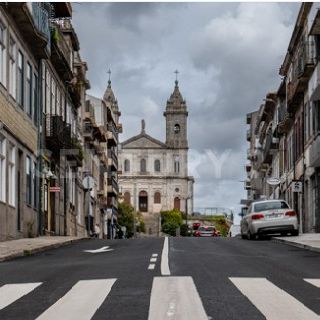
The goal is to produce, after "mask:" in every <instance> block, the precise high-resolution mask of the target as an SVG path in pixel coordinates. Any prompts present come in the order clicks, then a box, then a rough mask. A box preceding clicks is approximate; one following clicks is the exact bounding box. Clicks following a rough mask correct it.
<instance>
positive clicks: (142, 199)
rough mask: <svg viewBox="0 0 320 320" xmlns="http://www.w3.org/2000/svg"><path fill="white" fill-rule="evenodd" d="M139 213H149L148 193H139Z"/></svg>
mask: <svg viewBox="0 0 320 320" xmlns="http://www.w3.org/2000/svg"><path fill="white" fill-rule="evenodd" d="M139 211H140V212H147V211H148V193H147V192H146V191H140V192H139Z"/></svg>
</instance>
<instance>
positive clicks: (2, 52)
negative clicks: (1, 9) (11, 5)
mask: <svg viewBox="0 0 320 320" xmlns="http://www.w3.org/2000/svg"><path fill="white" fill-rule="evenodd" d="M6 39H7V28H6V27H5V25H4V24H3V23H2V21H0V82H1V83H2V85H3V86H4V87H7V84H6V78H7V77H6V74H7V72H6V71H7V47H6Z"/></svg>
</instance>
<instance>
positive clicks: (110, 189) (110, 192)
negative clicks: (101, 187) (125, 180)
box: [107, 177, 119, 196]
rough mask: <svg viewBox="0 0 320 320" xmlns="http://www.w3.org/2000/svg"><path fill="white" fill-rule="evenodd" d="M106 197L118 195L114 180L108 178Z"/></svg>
mask: <svg viewBox="0 0 320 320" xmlns="http://www.w3.org/2000/svg"><path fill="white" fill-rule="evenodd" d="M107 188H108V196H110V195H115V196H117V195H118V193H119V187H118V182H117V181H116V179H115V178H113V177H112V178H108V187H107Z"/></svg>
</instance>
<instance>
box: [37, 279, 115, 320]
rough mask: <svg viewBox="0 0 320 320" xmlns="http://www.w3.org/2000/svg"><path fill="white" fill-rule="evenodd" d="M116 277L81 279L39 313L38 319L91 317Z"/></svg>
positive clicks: (81, 319) (69, 319)
mask: <svg viewBox="0 0 320 320" xmlns="http://www.w3.org/2000/svg"><path fill="white" fill-rule="evenodd" d="M115 281H116V279H101V280H100V279H99V280H82V281H79V282H77V283H76V284H75V285H74V286H73V287H72V288H71V290H70V291H68V292H67V293H66V294H65V295H64V296H63V297H62V298H61V299H59V300H58V301H57V302H56V303H55V304H53V305H52V306H51V307H50V308H49V309H47V310H46V311H45V312H44V313H43V314H41V315H40V316H39V317H38V318H37V319H38V320H56V319H64V320H88V319H91V318H92V316H93V315H94V314H95V312H96V311H97V310H98V308H99V307H100V305H101V304H102V303H103V301H104V300H105V298H106V297H107V296H108V294H109V293H110V291H111V288H112V286H113V284H114V283H115Z"/></svg>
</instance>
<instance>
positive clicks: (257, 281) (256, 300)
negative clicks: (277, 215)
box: [0, 238, 320, 320]
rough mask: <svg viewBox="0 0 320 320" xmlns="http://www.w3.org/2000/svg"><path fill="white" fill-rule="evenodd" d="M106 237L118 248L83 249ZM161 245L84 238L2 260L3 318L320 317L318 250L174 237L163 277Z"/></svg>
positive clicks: (157, 241)
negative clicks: (166, 270)
mask: <svg viewBox="0 0 320 320" xmlns="http://www.w3.org/2000/svg"><path fill="white" fill-rule="evenodd" d="M105 246H109V248H108V249H112V251H107V252H98V253H90V252H84V250H95V249H99V248H102V247H105ZM163 246H164V239H163V238H159V239H156V238H146V239H135V240H114V241H110V240H109V241H108V240H106V241H105V240H86V241H81V242H78V243H75V244H72V245H70V246H68V247H61V248H59V249H54V250H50V251H47V252H44V253H41V254H38V255H36V256H32V257H24V258H19V259H16V260H12V261H8V262H2V263H0V319H1V320H5V319H23V320H29V319H30V320H31V319H36V318H37V317H39V316H40V315H41V316H40V318H39V319H46V320H48V319H52V320H53V319H59V320H60V319H61V318H63V320H64V319H77V320H81V319H90V318H92V319H94V320H96V319H112V320H118V319H121V320H128V319H129V320H130V319H133V320H139V319H145V320H146V319H149V320H157V319H160V320H166V319H176V320H180V319H181V320H182V319H184V320H185V319H190V320H200V319H224V320H225V319H230V320H231V319H237V320H238V319H246V320H247V319H266V318H267V319H270V320H275V319H279V320H289V319H290V320H292V319H293V318H292V314H294V315H297V316H296V319H299V320H304V319H305V320H311V319H320V317H319V315H320V303H319V302H320V288H319V287H317V285H320V284H319V282H317V281H319V280H318V279H320V254H318V253H313V252H310V251H305V250H303V249H298V248H294V247H290V246H287V245H285V244H280V243H273V242H271V241H268V240H262V241H247V240H241V239H238V238H212V239H211V238H209V239H207V238H170V239H169V255H168V261H169V263H168V264H169V269H170V275H169V276H163V275H162V273H163V272H161V269H162V268H161V261H162V251H163ZM164 258H165V257H164ZM164 258H163V260H164V261H165V259H164ZM150 259H152V260H151V261H150ZM162 271H163V270H162ZM306 279H307V280H308V279H313V280H312V281H314V282H313V283H309V282H308V281H306ZM88 280H97V282H95V281H88ZM13 284H19V285H21V286H22V289H21V288H20V287H19V288H18V289H19V290H18V289H17V288H16V287H14V286H13ZM26 284H28V285H26ZM28 286H29V287H30V286H31V287H32V286H36V287H35V288H33V289H30V288H29V287H28ZM21 290H22V291H23V290H26V292H25V295H23V294H21V292H22V291H21ZM259 290H260V291H259ZM17 292H18V293H17ZM19 294H20V295H21V297H20V298H17V297H18V295H19ZM10 299H12V301H11V300H10ZM59 299H61V300H59ZM8 301H9V302H8ZM99 301H100V302H99ZM149 308H150V311H149ZM277 308H279V309H277ZM149 312H150V313H149ZM290 312H291V313H292V314H291V315H290ZM61 314H64V316H61ZM90 314H91V315H90ZM148 315H149V316H148ZM289 317H290V318H289Z"/></svg>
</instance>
